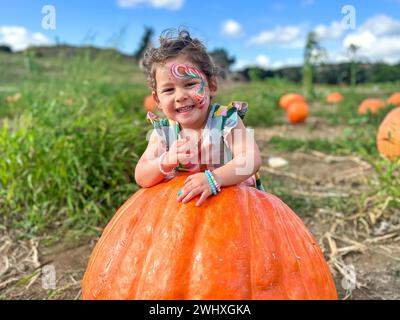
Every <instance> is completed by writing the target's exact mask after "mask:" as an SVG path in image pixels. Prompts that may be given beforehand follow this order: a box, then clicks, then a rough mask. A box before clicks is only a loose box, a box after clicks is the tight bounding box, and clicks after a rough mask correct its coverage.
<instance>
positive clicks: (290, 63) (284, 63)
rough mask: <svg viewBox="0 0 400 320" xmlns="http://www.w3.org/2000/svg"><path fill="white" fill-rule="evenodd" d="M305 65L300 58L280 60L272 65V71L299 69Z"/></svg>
mask: <svg viewBox="0 0 400 320" xmlns="http://www.w3.org/2000/svg"><path fill="white" fill-rule="evenodd" d="M302 64H303V61H302V60H301V59H300V58H299V59H296V58H289V59H285V60H278V61H274V62H272V63H271V69H279V68H283V67H298V66H301V65H302Z"/></svg>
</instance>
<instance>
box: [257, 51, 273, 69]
mask: <svg viewBox="0 0 400 320" xmlns="http://www.w3.org/2000/svg"><path fill="white" fill-rule="evenodd" d="M270 63H271V59H270V58H269V57H268V56H266V55H265V54H259V55H258V56H257V57H256V65H257V66H260V67H262V68H268V67H270Z"/></svg>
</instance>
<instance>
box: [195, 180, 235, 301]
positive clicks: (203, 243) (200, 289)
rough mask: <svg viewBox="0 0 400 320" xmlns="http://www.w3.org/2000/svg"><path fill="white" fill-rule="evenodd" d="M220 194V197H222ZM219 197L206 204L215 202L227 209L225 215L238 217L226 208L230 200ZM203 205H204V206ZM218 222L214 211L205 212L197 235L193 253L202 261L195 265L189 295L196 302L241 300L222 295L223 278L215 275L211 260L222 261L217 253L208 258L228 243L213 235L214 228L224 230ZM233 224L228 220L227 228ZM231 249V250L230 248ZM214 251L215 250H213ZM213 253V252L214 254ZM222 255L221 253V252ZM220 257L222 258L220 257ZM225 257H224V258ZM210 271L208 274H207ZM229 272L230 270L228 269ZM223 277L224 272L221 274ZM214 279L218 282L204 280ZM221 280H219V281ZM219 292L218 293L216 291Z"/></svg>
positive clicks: (218, 219)
mask: <svg viewBox="0 0 400 320" xmlns="http://www.w3.org/2000/svg"><path fill="white" fill-rule="evenodd" d="M232 191H234V190H232V189H226V188H223V189H222V190H221V194H222V193H228V194H229V193H232ZM221 194H220V195H221ZM218 197H219V196H217V197H216V198H213V197H212V198H211V199H210V198H208V199H207V200H206V202H205V203H204V204H206V203H211V202H215V204H214V206H217V207H220V208H224V209H225V212H226V213H225V215H231V214H232V215H234V217H233V219H234V218H235V216H236V213H235V212H233V213H229V211H228V210H226V208H230V207H231V206H230V207H229V206H226V205H225V204H224V203H225V202H228V198H229V196H227V197H224V198H220V199H219V200H218ZM208 200H210V202H208ZM204 204H203V205H204ZM215 211H217V212H221V211H220V210H219V209H216V210H215ZM215 220H217V222H219V223H221V218H220V217H219V216H216V214H215V213H214V212H213V211H210V210H206V211H205V212H204V219H203V223H202V224H201V226H199V228H198V233H197V240H198V242H196V244H195V245H194V247H193V251H192V256H193V257H194V260H196V257H197V256H198V255H199V254H201V255H200V257H201V258H200V261H199V262H198V263H197V264H193V268H192V269H191V275H190V276H191V278H190V287H189V290H188V294H189V295H190V297H191V299H194V300H198V299H201V300H203V299H206V300H210V299H211V300H215V299H218V300H227V299H229V300H238V299H239V298H237V297H231V296H227V294H226V293H223V292H222V293H221V286H222V282H221V278H220V277H218V276H216V275H215V268H212V265H211V264H210V263H209V261H210V260H209V259H208V258H210V259H212V261H213V262H216V260H218V261H220V260H219V259H217V257H216V256H215V254H216V253H214V254H213V255H212V256H207V253H208V251H209V250H208V249H210V248H221V246H222V245H223V244H224V243H226V242H228V241H226V240H225V239H219V238H218V239H215V236H214V234H213V231H214V230H213V228H214V229H215V228H218V229H221V227H222V228H224V226H219V225H215V224H214V221H215ZM230 224H231V220H227V222H226V223H224V225H225V228H226V225H229V226H230ZM229 229H231V227H229ZM236 234H239V235H241V233H240V232H237V233H236ZM228 249H229V248H228ZM211 251H213V250H211ZM214 251H215V250H214ZM214 251H213V252H214ZM220 253H221V252H220ZM222 254H224V252H222ZM218 257H220V256H218ZM223 257H224V256H223ZM207 271H208V272H207ZM228 271H229V269H228ZM221 273H222V275H221V276H223V275H224V274H223V272H221ZM210 275H211V278H212V279H216V280H217V282H216V283H209V282H208V281H207V278H203V277H204V276H208V277H210ZM218 278H219V279H218ZM202 279H204V281H202ZM202 282H204V284H203V286H201V283H202ZM216 290H218V291H216Z"/></svg>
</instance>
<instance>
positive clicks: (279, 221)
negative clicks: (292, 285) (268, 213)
mask: <svg viewBox="0 0 400 320" xmlns="http://www.w3.org/2000/svg"><path fill="white" fill-rule="evenodd" d="M271 199H272V200H273V201H270V203H271V206H272V209H273V210H274V212H276V214H275V222H276V227H279V229H280V232H279V234H280V235H281V237H283V236H284V237H285V238H286V241H280V242H278V246H279V249H280V252H284V253H287V252H288V250H286V249H287V248H286V247H285V246H284V244H286V245H287V247H288V248H289V249H290V252H291V256H293V258H294V259H293V262H294V263H293V268H294V271H288V270H287V266H282V264H281V266H282V276H281V278H283V281H282V286H283V288H282V289H283V292H284V294H285V299H295V297H291V296H289V295H288V294H287V292H288V290H287V289H288V287H287V286H288V285H287V283H286V279H287V276H288V274H298V275H300V276H301V277H300V278H301V282H300V283H299V284H300V286H299V287H301V288H302V290H303V294H304V293H305V295H306V296H307V297H308V298H309V297H310V293H309V291H308V290H307V288H306V287H305V285H304V280H303V273H302V272H301V268H300V263H299V261H298V260H297V257H298V256H299V255H298V254H297V252H296V250H295V249H294V248H293V240H294V239H293V238H292V237H291V236H290V234H289V232H288V229H287V227H286V225H285V223H284V222H283V221H284V219H283V218H282V213H286V211H287V210H285V209H287V208H285V207H284V206H283V203H282V202H281V200H280V199H278V198H276V197H274V196H272V195H269V199H268V200H271ZM291 216H293V214H291ZM290 222H292V220H290ZM286 224H287V222H286ZM297 244H299V243H298V242H297ZM299 284H298V285H299Z"/></svg>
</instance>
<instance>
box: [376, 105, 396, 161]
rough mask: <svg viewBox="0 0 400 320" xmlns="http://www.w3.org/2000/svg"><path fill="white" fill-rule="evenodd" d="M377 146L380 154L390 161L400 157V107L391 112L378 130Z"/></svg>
mask: <svg viewBox="0 0 400 320" xmlns="http://www.w3.org/2000/svg"><path fill="white" fill-rule="evenodd" d="M376 144H377V147H378V150H379V153H380V154H382V155H384V156H385V157H387V158H388V159H390V160H395V159H397V158H398V157H400V107H399V108H396V109H393V110H392V111H390V112H389V113H388V114H387V115H386V117H385V119H383V121H382V123H381V125H380V126H379V129H378V134H377V137H376Z"/></svg>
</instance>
